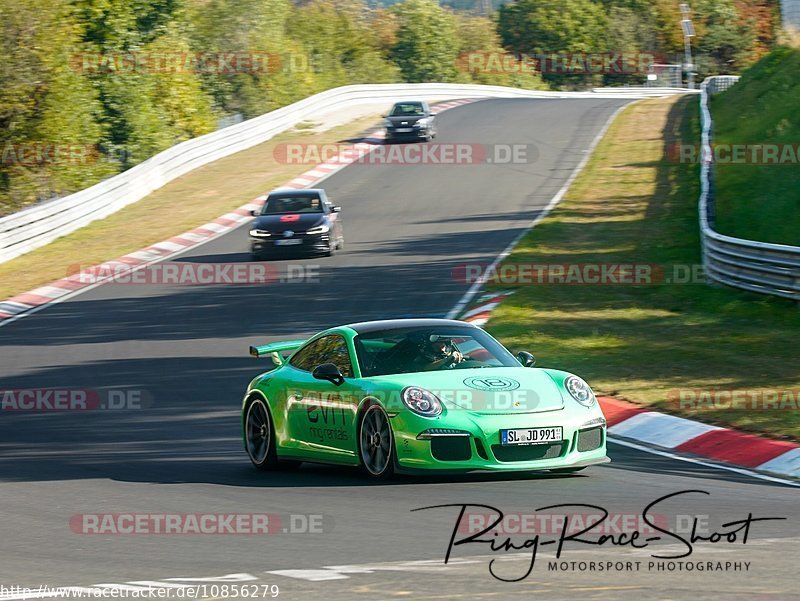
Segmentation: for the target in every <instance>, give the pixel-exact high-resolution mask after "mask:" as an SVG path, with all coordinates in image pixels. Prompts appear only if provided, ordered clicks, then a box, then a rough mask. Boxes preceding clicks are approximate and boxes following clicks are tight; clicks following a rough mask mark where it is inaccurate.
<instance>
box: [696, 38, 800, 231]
mask: <svg viewBox="0 0 800 601" xmlns="http://www.w3.org/2000/svg"><path fill="white" fill-rule="evenodd" d="M710 108H711V113H712V117H713V119H714V143H715V144H716V146H717V148H718V152H720V154H721V158H722V161H718V162H717V167H716V183H717V195H716V196H717V201H716V209H717V223H716V228H717V229H718V230H719V231H720V232H722V233H724V234H729V235H732V236H738V237H740V238H749V239H751V240H760V241H763V242H777V243H781V244H791V245H793V246H800V156H798V155H800V152H798V151H800V50H796V49H791V48H778V49H777V50H775V51H773V52H772V53H771V54H769V55H768V56H766V57H764V58H763V59H762V60H761V61H759V62H758V63H756V64H755V65H754V66H753V67H751V68H750V69H749V70H747V71H746V72H745V73H744V74H743V75H742V78H741V80H740V81H739V83H737V84H736V85H735V86H733V87H732V88H730V89H729V90H728V91H726V92H724V93H722V94H720V95H718V96H714V97H712V100H711V107H710ZM720 145H723V146H720ZM728 145H732V146H731V147H736V146H738V147H739V148H740V149H742V151H743V154H742V157H741V162H740V161H739V160H737V159H736V157H735V156H734V157H733V159H730V158H729V157H730V156H731V154H730V153H729V152H728V151H727V148H728ZM759 146H761V147H763V150H759V149H758V147H759ZM723 148H724V149H725V151H724V152H723ZM753 151H754V152H755V158H752V157H753V155H754V152H753ZM768 151H771V153H768ZM759 157H763V160H762V159H760V158H759ZM726 161H727V162H726ZM754 163H756V164H754ZM758 163H766V164H758Z"/></svg>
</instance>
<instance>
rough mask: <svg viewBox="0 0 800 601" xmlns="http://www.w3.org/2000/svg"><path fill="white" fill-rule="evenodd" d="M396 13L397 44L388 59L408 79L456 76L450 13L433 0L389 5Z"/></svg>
mask: <svg viewBox="0 0 800 601" xmlns="http://www.w3.org/2000/svg"><path fill="white" fill-rule="evenodd" d="M391 10H392V12H393V13H394V14H395V15H396V16H397V20H398V30H397V43H396V44H395V45H394V47H393V48H392V53H391V56H392V59H393V60H394V61H395V63H397V65H398V66H399V67H400V70H401V71H402V73H403V77H404V79H405V80H406V81H408V82H426V81H436V82H451V81H455V80H456V79H457V71H456V66H455V62H456V58H457V56H458V41H457V39H456V24H455V18H454V17H453V14H452V13H450V12H448V11H447V10H445V9H443V8H441V7H440V6H439V4H438V3H436V2H434V1H433V0H405V1H404V2H401V3H400V4H395V5H394V6H393V7H392V9H391Z"/></svg>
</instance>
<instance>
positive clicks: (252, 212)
mask: <svg viewBox="0 0 800 601" xmlns="http://www.w3.org/2000/svg"><path fill="white" fill-rule="evenodd" d="M250 214H251V215H252V216H253V217H258V211H256V210H255V209H251V210H250Z"/></svg>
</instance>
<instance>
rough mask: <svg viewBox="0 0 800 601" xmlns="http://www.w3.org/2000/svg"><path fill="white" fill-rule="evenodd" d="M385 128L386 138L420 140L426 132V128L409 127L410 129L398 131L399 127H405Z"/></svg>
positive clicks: (426, 134)
mask: <svg viewBox="0 0 800 601" xmlns="http://www.w3.org/2000/svg"><path fill="white" fill-rule="evenodd" d="M385 129H386V139H387V140H421V139H423V138H426V137H427V136H428V135H429V133H428V128H422V127H417V128H411V131H398V130H399V129H407V128H396V127H395V128H389V127H387V128H385Z"/></svg>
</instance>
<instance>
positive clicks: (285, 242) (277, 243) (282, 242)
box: [275, 238, 303, 246]
mask: <svg viewBox="0 0 800 601" xmlns="http://www.w3.org/2000/svg"><path fill="white" fill-rule="evenodd" d="M302 243H303V241H302V240H300V239H299V238H293V239H291V240H275V246H293V245H295V244H302Z"/></svg>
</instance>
